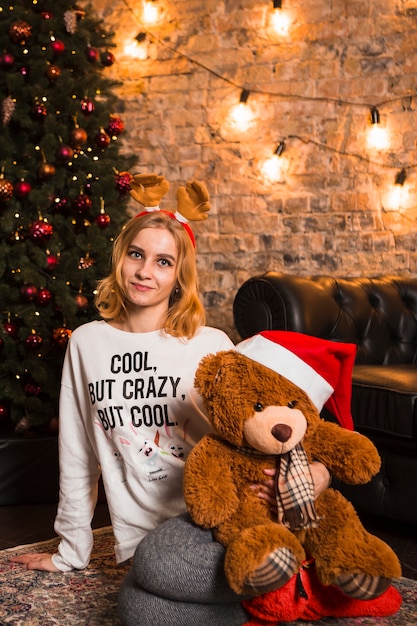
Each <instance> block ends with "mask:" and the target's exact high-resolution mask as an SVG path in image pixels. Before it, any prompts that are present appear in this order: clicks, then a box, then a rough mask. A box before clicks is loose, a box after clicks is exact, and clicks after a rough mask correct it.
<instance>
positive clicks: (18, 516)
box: [0, 503, 417, 580]
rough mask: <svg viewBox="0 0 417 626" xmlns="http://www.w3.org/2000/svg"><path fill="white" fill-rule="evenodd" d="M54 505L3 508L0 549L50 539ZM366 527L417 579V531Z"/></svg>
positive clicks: (371, 523)
mask: <svg viewBox="0 0 417 626" xmlns="http://www.w3.org/2000/svg"><path fill="white" fill-rule="evenodd" d="M55 510H56V505H55V504H42V505H30V506H2V507H0V550H2V549H4V548H12V547H14V546H18V545H24V544H28V543H35V542H37V541H43V540H46V539H51V538H52V537H54V536H55V533H54V530H53V523H54V516H55ZM362 522H363V524H364V526H365V528H366V529H367V530H368V531H369V532H371V533H373V534H374V535H377V536H378V537H380V538H381V539H383V540H384V541H386V543H388V544H389V545H390V546H391V547H392V549H393V550H394V551H395V553H396V554H397V556H398V558H399V559H400V561H401V564H402V569H403V576H405V577H406V578H412V579H413V580H417V528H416V526H413V525H408V524H402V523H400V522H395V521H391V520H385V519H381V518H373V517H370V516H362ZM109 524H110V519H109V515H108V510H107V506H106V504H105V503H99V504H98V505H97V509H96V513H95V516H94V520H93V527H94V528H100V527H102V526H107V525H109Z"/></svg>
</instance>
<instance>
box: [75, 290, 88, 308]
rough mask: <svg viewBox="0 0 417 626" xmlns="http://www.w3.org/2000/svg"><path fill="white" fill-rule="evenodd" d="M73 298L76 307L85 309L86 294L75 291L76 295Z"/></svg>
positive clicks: (86, 306) (86, 302) (86, 304)
mask: <svg viewBox="0 0 417 626" xmlns="http://www.w3.org/2000/svg"><path fill="white" fill-rule="evenodd" d="M74 300H75V304H76V305H77V307H78V309H81V310H82V309H87V308H88V298H87V297H86V296H84V295H83V294H82V293H77V295H76V296H75V298H74Z"/></svg>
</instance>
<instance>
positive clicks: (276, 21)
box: [271, 1, 291, 37]
mask: <svg viewBox="0 0 417 626" xmlns="http://www.w3.org/2000/svg"><path fill="white" fill-rule="evenodd" d="M290 26H291V18H290V16H289V14H288V13H287V12H286V11H283V10H282V9H281V2H276V1H274V10H273V11H272V13H271V27H272V29H273V30H274V31H275V32H276V34H277V35H280V36H281V37H284V36H285V35H288V33H289V30H290Z"/></svg>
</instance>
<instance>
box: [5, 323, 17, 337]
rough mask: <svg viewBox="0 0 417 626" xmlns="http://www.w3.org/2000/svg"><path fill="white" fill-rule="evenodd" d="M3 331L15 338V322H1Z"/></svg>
mask: <svg viewBox="0 0 417 626" xmlns="http://www.w3.org/2000/svg"><path fill="white" fill-rule="evenodd" d="M3 330H4V331H5V332H6V333H7V334H8V335H9V336H10V337H12V338H13V339H15V338H16V337H17V324H16V322H12V321H10V320H8V321H7V322H3Z"/></svg>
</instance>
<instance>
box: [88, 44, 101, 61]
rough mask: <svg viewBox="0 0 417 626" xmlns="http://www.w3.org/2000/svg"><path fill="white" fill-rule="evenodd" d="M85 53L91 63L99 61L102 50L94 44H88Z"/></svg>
mask: <svg viewBox="0 0 417 626" xmlns="http://www.w3.org/2000/svg"><path fill="white" fill-rule="evenodd" d="M85 54H86V56H87V59H88V60H89V61H90V63H97V61H98V60H99V59H100V52H99V51H98V50H97V48H94V47H93V46H88V47H87V50H86V51H85Z"/></svg>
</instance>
